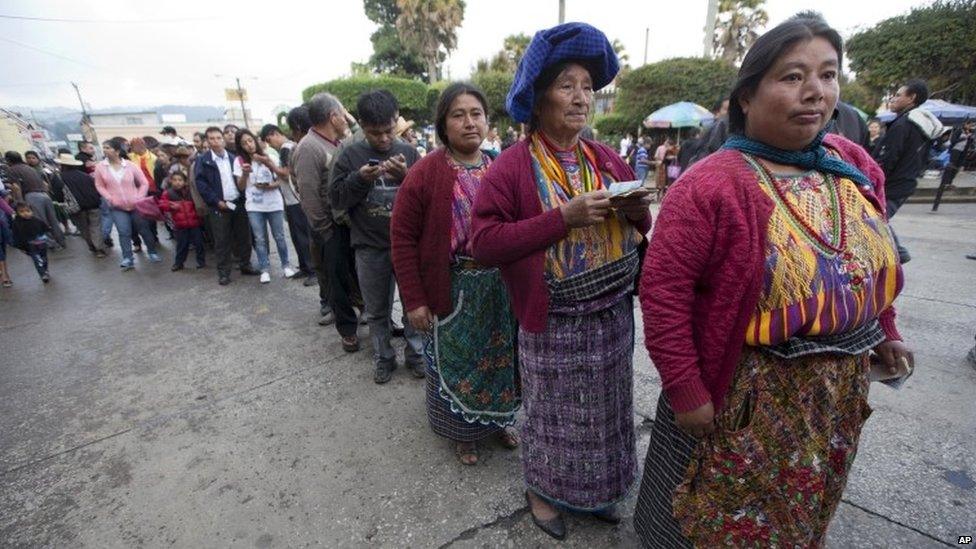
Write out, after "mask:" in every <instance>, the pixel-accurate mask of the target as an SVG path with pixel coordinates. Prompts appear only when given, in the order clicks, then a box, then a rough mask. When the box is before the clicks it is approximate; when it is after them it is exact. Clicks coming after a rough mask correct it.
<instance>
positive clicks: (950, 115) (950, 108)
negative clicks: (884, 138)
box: [878, 99, 976, 124]
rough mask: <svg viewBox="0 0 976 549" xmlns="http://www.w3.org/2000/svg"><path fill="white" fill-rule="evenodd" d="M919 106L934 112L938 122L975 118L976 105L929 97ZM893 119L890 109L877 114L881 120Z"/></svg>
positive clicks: (889, 120) (946, 122) (893, 114)
mask: <svg viewBox="0 0 976 549" xmlns="http://www.w3.org/2000/svg"><path fill="white" fill-rule="evenodd" d="M920 108H923V109H925V110H927V111H929V112H930V113H932V114H934V115H935V117H936V118H938V119H939V121H940V122H943V123H945V124H958V123H960V122H963V121H965V120H972V119H976V107H969V106H966V105H956V104H954V103H949V102H948V101H943V100H941V99H929V100H928V101H926V102H925V103H922V106H921V107H920ZM894 119H895V113H893V112H891V111H885V112H883V113H881V114H879V115H878V120H881V121H882V122H891V121H892V120H894Z"/></svg>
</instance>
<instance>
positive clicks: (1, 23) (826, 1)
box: [0, 0, 930, 119]
mask: <svg viewBox="0 0 976 549" xmlns="http://www.w3.org/2000/svg"><path fill="white" fill-rule="evenodd" d="M928 3H930V1H929V0H921V1H920V0H914V1H913V0H886V1H885V2H874V1H872V2H860V1H855V0H819V1H818V2H811V1H809V0H807V1H800V0H767V11H768V12H769V15H770V25H775V24H777V23H779V22H780V21H782V20H783V19H785V18H787V17H789V16H790V15H792V14H794V13H796V12H797V11H800V10H803V9H809V8H811V7H813V8H814V9H817V10H819V11H820V12H821V13H823V15H824V16H825V17H826V19H827V21H828V22H829V23H830V24H831V25H833V26H834V27H835V28H837V29H838V30H840V31H841V33H842V35H844V36H845V37H847V36H850V35H851V34H852V33H853V32H854V31H855V30H857V29H858V28H861V27H869V26H871V25H873V24H874V23H876V22H878V21H880V20H882V19H885V18H888V17H891V16H894V15H900V14H903V13H906V12H907V11H909V10H910V9H911V8H912V7H914V6H917V5H925V4H928ZM706 4H707V2H706V1H705V0H679V1H678V2H663V1H659V0H638V1H623V0H599V1H597V2H594V1H592V0H566V19H567V21H585V22H587V23H590V24H592V25H594V26H596V27H598V28H600V29H601V30H603V31H604V32H605V33H607V35H608V36H609V37H610V38H611V39H613V38H619V39H620V40H621V41H622V42H623V43H624V45H625V46H626V50H627V52H628V53H629V54H630V64H631V65H632V66H638V65H640V64H642V62H643V58H644V29H645V28H650V41H649V46H648V57H647V58H648V61H649V62H653V61H658V60H661V59H666V58H669V57H677V56H693V55H701V52H702V32H703V31H702V28H703V23H704V18H705V9H706ZM557 7H558V2H557V1H556V0H535V1H529V0H467V9H466V12H465V17H464V23H463V25H462V27H461V29H460V31H459V35H458V36H459V40H458V48H457V49H456V50H455V51H454V52H452V54H451V57H450V58H449V60H448V62H447V69H448V71H449V72H448V74H449V75H450V77H451V78H454V79H459V78H464V77H466V76H468V75H469V74H470V72H471V70H472V68H473V66H474V64H475V62H476V61H477V60H478V59H479V58H482V57H489V56H491V55H493V54H494V53H495V52H496V51H498V50H499V49H501V44H502V40H503V39H504V37H505V36H507V35H509V34H514V33H518V32H524V33H526V34H528V35H530V36H531V35H532V34H533V33H534V32H535V31H537V30H539V29H542V28H546V27H550V26H553V25H555V24H556V23H557V17H558V14H557ZM0 15H17V16H28V17H45V18H62V19H86V20H97V21H98V22H97V23H79V22H41V21H25V20H14V19H5V18H0V59H3V69H2V70H0V105H25V106H30V107H51V106H67V107H77V106H78V101H77V98H76V97H75V95H74V90H73V89H72V88H71V86H70V84H69V82H71V81H75V82H78V84H79V85H80V86H81V88H82V92H83V94H84V97H85V100H86V102H87V103H89V104H90V106H92V107H93V108H106V107H114V106H126V105H156V104H189V105H224V106H226V103H225V102H224V94H223V90H224V88H225V87H231V86H232V82H233V76H235V75H239V76H241V77H242V82H241V83H242V85H243V86H244V87H246V88H248V92H249V95H250V98H251V104H250V105H249V107H251V108H252V110H253V112H254V114H255V115H257V116H259V117H262V118H265V119H269V118H270V115H271V113H272V111H273V109H274V108H275V107H276V106H278V105H289V106H291V105H295V104H297V103H298V102H299V101H300V94H301V90H302V89H303V88H305V87H306V86H308V85H310V84H314V83H317V82H323V81H326V80H330V79H332V78H337V77H341V76H343V75H346V74H348V73H349V66H350V63H351V62H353V61H365V60H366V59H367V58H368V57H369V55H370V53H371V50H372V47H371V44H370V42H369V35H370V34H371V33H372V32H373V30H375V25H374V24H373V23H371V22H370V21H369V20H368V19H366V16H365V15H364V14H363V9H362V3H361V2H360V1H358V0H344V1H336V0H319V1H307V2H299V1H297V0H275V1H273V2H268V1H266V0H265V1H261V2H252V1H250V0H236V1H227V0H208V1H205V2H201V1H189V0H162V1H157V2H119V1H91V0H89V1H85V0H74V1H60V2H59V1H53V0H4V2H2V7H0ZM39 50H43V51H39ZM216 74H220V75H221V76H220V77H217V76H215V75H216Z"/></svg>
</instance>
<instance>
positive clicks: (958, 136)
mask: <svg viewBox="0 0 976 549" xmlns="http://www.w3.org/2000/svg"><path fill="white" fill-rule="evenodd" d="M974 130H976V121H973V120H966V121H965V122H963V124H962V126H961V127H959V128H956V129H955V130H953V131H952V135H951V136H950V137H949V163H948V164H946V167H945V168H943V169H942V180H941V181H940V182H939V190H938V191H937V192H936V194H935V202H933V203H932V211H933V212H937V211H939V202H941V201H942V193H943V192H945V190H946V189H948V188H949V187H950V186H952V181H953V180H954V179H955V178H956V175H957V174H958V173H959V170H961V169H962V167H963V166H964V165H965V164H966V159H967V158H968V157H969V156H970V155H971V154H972V153H973V151H974V150H976V133H974Z"/></svg>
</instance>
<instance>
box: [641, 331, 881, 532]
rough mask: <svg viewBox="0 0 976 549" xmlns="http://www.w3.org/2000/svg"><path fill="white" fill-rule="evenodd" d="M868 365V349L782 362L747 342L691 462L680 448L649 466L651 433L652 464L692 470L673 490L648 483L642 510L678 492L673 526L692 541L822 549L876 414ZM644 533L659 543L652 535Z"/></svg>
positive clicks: (686, 472)
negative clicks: (864, 430)
mask: <svg viewBox="0 0 976 549" xmlns="http://www.w3.org/2000/svg"><path fill="white" fill-rule="evenodd" d="M868 368H869V363H868V357H867V354H866V353H865V354H862V355H858V356H847V355H840V354H817V355H810V356H806V357H802V358H795V359H791V360H785V359H781V358H777V357H775V356H773V355H771V354H768V353H764V352H762V351H761V350H759V349H758V348H755V347H746V348H745V349H744V350H743V354H742V358H741V360H740V363H739V367H738V369H737V370H736V373H735V378H734V380H733V383H732V387H731V389H730V392H729V397H728V399H727V404H726V406H725V408H724V409H723V410H721V412H720V413H719V414H718V416H717V417H716V430H715V432H714V433H712V434H711V435H709V436H707V437H705V438H703V439H701V440H699V441H697V443H696V444H695V446H694V448H693V450H692V451H691V452H690V458H689V454H687V453H685V454H684V455H683V456H682V455H681V454H682V452H675V454H676V455H674V456H667V455H659V456H655V458H656V459H655V461H660V462H661V463H657V462H652V461H651V458H652V456H651V455H650V452H651V451H652V450H653V449H654V448H655V447H660V445H655V443H654V442H655V441H654V437H655V436H659V435H657V429H656V430H655V433H654V434H652V440H651V449H649V453H648V462H647V465H646V467H662V466H666V465H668V461H669V460H675V459H677V460H682V459H683V460H685V462H686V463H687V468H686V469H685V474H684V477H683V478H682V479H681V480H680V482H679V483H678V485H677V487H676V488H674V489H673V491H672V490H671V489H669V487H665V486H653V485H648V486H644V485H642V486H641V495H640V498H639V499H638V513H637V514H638V515H640V509H641V508H642V507H645V508H654V507H655V505H653V503H654V502H652V501H650V500H652V499H653V498H655V497H657V498H661V497H662V496H663V497H668V495H671V494H673V499H672V501H671V502H667V503H671V504H673V519H674V520H675V522H674V523H673V525H674V526H677V527H678V528H680V531H681V534H683V536H684V537H685V538H686V540H687V542H688V543H689V544H691V545H694V546H697V547H716V546H732V547H769V546H787V547H792V546H803V547H820V546H822V545H823V543H824V537H825V536H826V533H827V527H828V525H829V524H830V520H831V518H832V517H833V514H834V511H835V510H836V509H837V505H838V503H839V502H840V498H841V495H842V494H843V491H844V487H845V486H846V484H847V475H848V473H849V472H850V469H851V465H852V464H853V462H854V456H855V454H856V453H857V444H858V440H859V438H860V434H861V427H862V426H863V425H864V422H865V421H866V420H867V418H868V416H869V415H870V414H871V409H870V407H869V406H868V403H867V396H868V377H867V373H868ZM665 419H670V421H671V423H672V427H673V429H674V430H677V429H678V428H677V426H676V425H674V424H673V417H672V418H665ZM682 434H683V433H682ZM685 436H687V435H685ZM691 440H693V439H691ZM679 446H680V445H679ZM672 465H673V464H672ZM662 478H666V476H665V477H662ZM645 479H647V474H646V472H645ZM658 484H660V483H658ZM645 492H646V493H647V495H645ZM641 500H644V501H643V502H642V501H641ZM657 507H661V506H660V505H657ZM667 507H670V506H667ZM669 518H670V517H669ZM641 520H642V518H641V517H640V516H635V522H638V521H641ZM644 522H645V523H647V522H649V521H647V520H644ZM658 522H660V521H658ZM664 522H665V523H667V522H668V521H664ZM663 526H664V528H663V529H664V530H668V529H669V526H671V525H668V524H664V525H663ZM638 531H639V533H640V534H641V538H642V540H643V541H644V543H645V544H648V545H655V544H654V541H653V540H654V538H655V532H654V531H645V532H642V531H640V529H638ZM676 545H680V546H685V545H686V544H684V543H680V544H676Z"/></svg>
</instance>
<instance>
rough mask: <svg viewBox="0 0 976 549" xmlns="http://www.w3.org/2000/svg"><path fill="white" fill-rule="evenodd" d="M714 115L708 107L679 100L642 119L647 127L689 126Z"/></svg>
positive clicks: (710, 118)
mask: <svg viewBox="0 0 976 549" xmlns="http://www.w3.org/2000/svg"><path fill="white" fill-rule="evenodd" d="M714 119H715V117H714V116H713V115H712V113H710V112H708V109H706V108H705V107H702V106H701V105H696V104H694V103H692V102H690V101H679V102H677V103H674V104H673V105H668V106H667V107H661V108H660V109H658V110H656V111H654V112H652V113H651V114H650V115H649V116H648V117H647V118H645V119H644V126H645V127H647V128H689V127H693V126H701V125H702V124H703V123H707V122H711V121H712V120H714Z"/></svg>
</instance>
